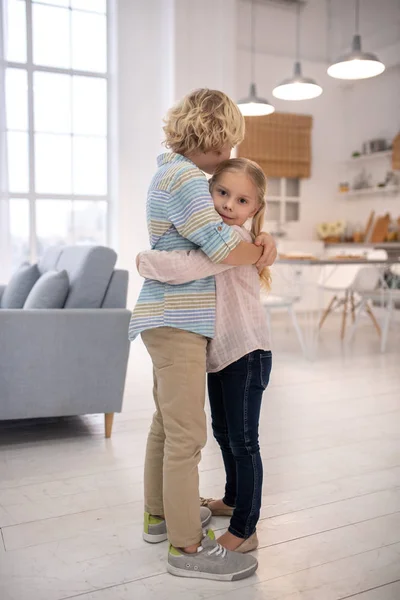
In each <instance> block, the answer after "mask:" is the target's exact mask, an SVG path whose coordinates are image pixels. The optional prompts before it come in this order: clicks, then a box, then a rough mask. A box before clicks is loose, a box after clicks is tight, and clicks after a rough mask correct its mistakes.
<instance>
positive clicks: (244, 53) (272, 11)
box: [237, 0, 400, 239]
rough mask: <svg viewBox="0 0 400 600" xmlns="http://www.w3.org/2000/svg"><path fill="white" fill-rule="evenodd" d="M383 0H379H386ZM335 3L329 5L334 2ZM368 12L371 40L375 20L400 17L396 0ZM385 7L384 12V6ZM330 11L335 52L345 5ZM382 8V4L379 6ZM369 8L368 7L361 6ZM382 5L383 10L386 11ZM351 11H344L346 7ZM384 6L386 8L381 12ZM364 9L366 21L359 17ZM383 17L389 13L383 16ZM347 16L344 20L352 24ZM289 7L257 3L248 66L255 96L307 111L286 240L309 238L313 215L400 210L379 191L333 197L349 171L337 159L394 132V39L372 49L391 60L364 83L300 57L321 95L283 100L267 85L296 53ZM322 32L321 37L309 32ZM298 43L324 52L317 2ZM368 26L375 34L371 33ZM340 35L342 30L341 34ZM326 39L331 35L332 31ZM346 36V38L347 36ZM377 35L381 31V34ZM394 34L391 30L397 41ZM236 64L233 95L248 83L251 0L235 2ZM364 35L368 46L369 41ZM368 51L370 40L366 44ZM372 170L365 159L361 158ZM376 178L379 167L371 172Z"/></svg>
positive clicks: (397, 123)
mask: <svg viewBox="0 0 400 600" xmlns="http://www.w3.org/2000/svg"><path fill="white" fill-rule="evenodd" d="M385 1H386V0H385ZM335 6H336V5H335ZM364 8H367V9H368V10H367V11H366V14H365V15H364V17H363V28H364V29H366V30H367V31H368V33H369V34H370V35H371V36H372V34H374V36H372V37H371V39H378V38H379V36H378V33H379V31H378V30H379V23H384V22H385V21H384V19H389V12H390V11H392V12H390V14H391V15H392V21H393V22H395V20H396V19H397V20H398V18H399V15H400V5H397V6H395V5H394V3H392V2H391V0H387V7H386V8H387V11H386V13H385V14H383V15H382V16H381V19H379V18H377V16H376V14H375V13H374V11H375V8H374V7H373V6H372V5H371V6H367V7H364ZM389 9H390V11H389ZM335 10H336V13H335V15H334V17H335V20H334V30H333V32H331V34H332V33H333V34H335V35H334V36H333V37H334V38H335V51H337V48H338V46H339V43H340V41H342V42H343V41H344V39H346V36H345V35H344V33H346V35H347V36H348V37H349V36H350V32H347V29H348V21H347V20H346V18H345V17H346V14H347V13H346V10H349V7H348V6H347V4H345V3H343V2H342V3H341V4H340V5H339V4H337V6H336V8H335ZM382 10H383V9H382ZM368 11H369V12H368ZM388 11H389V12H388ZM350 12H351V11H350ZM383 12H385V11H383ZM368 15H369V16H370V17H371V23H368V22H367V21H366V18H367V17H368ZM389 20H390V19H389ZM352 22H353V21H351V23H352ZM340 23H345V24H346V28H347V29H346V28H345V29H346V31H344V33H343V32H340ZM294 24H295V11H294V10H293V9H289V8H282V7H281V6H274V5H272V4H271V5H268V4H264V5H259V4H256V32H255V44H256V49H257V52H256V59H255V72H256V77H255V79H256V83H257V89H258V95H259V96H262V97H265V98H267V99H268V100H269V101H270V102H272V103H273V104H274V106H275V108H276V110H277V111H280V112H294V113H299V114H309V115H312V116H313V119H314V127H313V132H312V175H311V178H310V179H304V180H302V185H301V211H300V221H299V222H298V223H290V224H288V225H286V226H285V227H284V229H285V230H286V231H287V238H288V239H310V238H313V237H315V236H316V234H315V225H316V224H317V223H318V222H320V221H325V220H335V219H339V218H342V219H345V220H347V221H349V222H351V223H353V224H354V225H355V224H357V223H360V222H361V223H366V221H367V219H368V215H369V212H370V210H371V208H375V210H376V211H377V212H380V213H384V212H385V211H389V212H391V213H392V214H393V215H395V216H396V217H397V216H398V215H400V205H399V202H400V199H399V198H398V197H397V198H393V197H390V196H385V197H382V198H376V197H373V198H367V199H362V198H357V199H356V198H354V199H346V200H344V199H340V198H338V193H337V192H338V184H339V182H340V181H343V180H346V179H347V178H348V177H349V174H348V173H346V171H345V172H343V164H342V163H343V161H344V160H345V159H347V158H349V157H350V156H351V153H352V151H354V150H357V149H360V148H361V146H362V142H363V141H365V140H368V139H372V138H378V137H381V136H383V137H387V138H393V137H394V135H395V134H396V133H397V132H398V131H399V130H400V67H399V66H398V65H399V62H400V45H399V43H398V42H397V43H393V40H394V38H393V35H392V34H393V32H392V30H390V32H389V30H388V29H387V31H388V32H389V33H390V35H389V33H388V37H387V43H389V42H390V44H391V45H390V46H388V47H387V48H383V49H379V51H378V49H377V48H376V47H375V46H374V47H372V48H371V49H372V50H374V51H377V53H378V54H379V56H381V57H382V59H383V60H384V61H385V63H386V64H387V65H389V66H390V65H393V64H397V66H391V67H390V68H389V69H388V70H387V72H385V73H384V74H383V75H381V76H379V77H376V78H374V79H370V80H367V81H357V82H354V83H351V84H348V83H347V84H344V83H343V82H341V81H338V80H335V79H332V78H331V77H329V76H328V75H327V73H326V69H327V66H328V59H327V58H326V59H325V60H323V59H322V58H321V59H319V60H302V67H303V74H304V75H305V76H308V77H313V78H314V79H315V80H316V81H317V82H318V83H319V84H320V85H321V86H322V87H323V90H324V91H323V94H322V95H321V96H320V97H319V98H316V99H314V100H309V101H302V102H285V101H282V100H277V99H276V98H274V97H273V96H272V90H273V88H274V87H275V86H276V85H277V84H279V83H280V82H281V81H282V80H283V79H285V78H287V77H289V76H290V75H291V73H292V70H293V58H291V57H292V56H293V54H294V52H295V43H294V33H295V27H294ZM318 28H319V29H320V30H321V31H322V35H321V37H319V36H318V35H317V34H316V32H317V31H318ZM302 31H303V35H302V40H303V44H302V47H303V48H304V54H306V55H308V56H319V57H323V56H324V54H325V56H327V54H328V48H327V45H328V39H327V37H326V32H327V29H326V14H325V7H322V3H318V2H317V1H315V0H310V2H308V3H307V5H306V6H305V9H304V10H303V11H302ZM374 32H375V33H374ZM342 33H343V35H342ZM331 37H332V35H331ZM349 39H350V37H349ZM379 39H380V40H381V41H382V40H383V39H384V37H382V36H380V38H379ZM398 39H399V34H398V31H397V40H398ZM237 40H238V42H237V43H238V63H237V81H238V91H239V96H244V95H247V93H248V86H249V82H250V56H251V54H250V3H249V2H247V1H246V2H245V1H244V0H239V16H238V32H237ZM364 41H365V48H366V49H367V46H368V41H367V40H364ZM368 49H369V46H368ZM368 167H369V168H371V169H372V165H370V164H368ZM374 177H375V178H377V179H378V180H380V179H382V178H384V173H383V174H382V175H381V174H380V173H374Z"/></svg>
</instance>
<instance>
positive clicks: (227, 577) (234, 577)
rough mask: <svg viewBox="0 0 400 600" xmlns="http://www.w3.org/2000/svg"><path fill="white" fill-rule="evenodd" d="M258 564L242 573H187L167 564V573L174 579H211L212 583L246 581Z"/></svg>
mask: <svg viewBox="0 0 400 600" xmlns="http://www.w3.org/2000/svg"><path fill="white" fill-rule="evenodd" d="M257 568H258V562H257V563H256V564H255V565H253V566H251V567H249V568H248V569H244V570H243V571H238V572H237V573H224V574H221V573H205V572H203V571H188V570H186V569H180V568H179V567H174V566H173V565H171V564H170V563H167V571H168V573H171V575H175V576H176V577H190V578H194V579H212V580H213V581H238V580H240V579H246V578H247V577H250V576H251V575H253V573H255V572H256V571H257Z"/></svg>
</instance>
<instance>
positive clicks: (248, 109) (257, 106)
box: [238, 0, 275, 117]
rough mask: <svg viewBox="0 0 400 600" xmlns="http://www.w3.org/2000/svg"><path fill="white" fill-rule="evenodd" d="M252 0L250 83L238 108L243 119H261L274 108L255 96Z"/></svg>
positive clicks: (252, 3) (252, 11) (266, 101)
mask: <svg viewBox="0 0 400 600" xmlns="http://www.w3.org/2000/svg"><path fill="white" fill-rule="evenodd" d="M254 30H255V27H254V0H252V2H251V83H250V93H249V95H248V96H247V98H243V99H242V100H239V102H238V106H239V108H240V111H241V113H242V115H243V116H244V117H261V116H264V115H270V114H271V113H273V112H274V111H275V108H274V107H273V106H272V104H270V103H269V102H268V100H265V98H259V97H258V96H257V89H256V84H255V68H254V62H255V39H254Z"/></svg>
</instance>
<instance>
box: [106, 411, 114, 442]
mask: <svg viewBox="0 0 400 600" xmlns="http://www.w3.org/2000/svg"><path fill="white" fill-rule="evenodd" d="M113 421H114V413H105V415H104V427H105V434H106V438H110V437H111V431H112V426H113Z"/></svg>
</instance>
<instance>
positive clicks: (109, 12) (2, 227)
mask: <svg viewBox="0 0 400 600" xmlns="http://www.w3.org/2000/svg"><path fill="white" fill-rule="evenodd" d="M114 2H115V0H107V3H106V13H105V18H106V43H107V64H106V71H105V72H102V73H99V72H95V71H86V70H79V69H73V68H60V67H48V66H44V65H36V64H34V62H33V19H32V13H33V10H32V8H33V5H34V4H38V3H40V0H39V2H33V0H24V3H25V7H26V39H27V54H26V62H25V63H21V62H15V61H9V60H6V58H5V57H3V53H4V48H1V51H0V52H1V54H0V62H1V63H2V65H1V70H2V73H0V75H1V79H2V81H3V82H5V78H6V72H7V69H20V70H22V71H24V72H26V74H27V102H28V107H27V108H28V128H27V131H26V132H27V135H28V161H29V162H28V165H29V172H28V175H29V186H28V191H27V192H11V191H10V190H9V186H8V175H7V172H8V168H7V167H8V165H7V155H6V154H7V146H6V136H7V131H8V129H7V120H6V107H5V92H3V94H1V95H0V103H1V104H2V105H3V104H4V106H0V120H4V122H0V126H1V137H2V140H1V147H0V161H1V165H0V169H2V171H3V174H4V175H5V177H3V181H5V184H6V185H5V189H1V190H0V192H1V195H0V234H1V235H0V237H1V238H2V240H3V242H2V243H0V252H1V256H2V260H1V263H2V267H3V272H2V273H1V272H0V275H1V276H6V275H7V276H9V274H10V271H11V269H10V265H11V255H12V244H11V231H10V203H11V202H12V201H13V200H14V199H24V200H28V205H29V258H28V259H29V262H31V263H34V262H36V261H37V260H38V232H37V223H36V202H37V201H38V200H54V201H55V202H57V201H72V202H73V203H75V202H79V201H101V202H106V207H107V214H106V230H105V243H106V244H107V245H110V243H111V241H112V237H113V236H112V233H113V231H114V227H113V223H112V219H113V213H114V211H113V208H112V206H113V199H114V197H115V193H114V190H115V179H114V173H115V168H114V167H115V159H114V160H112V159H111V157H112V156H114V155H115V152H116V142H115V137H116V136H115V133H114V132H115V131H116V129H115V122H116V120H115V116H114V110H115V106H116V102H115V91H114V89H113V87H114V85H113V80H114V73H115V68H114V62H115V48H116V44H115V32H114V26H115V7H114ZM45 5H46V6H57V5H56V4H54V5H53V4H50V3H45ZM57 8H60V7H59V6H57ZM3 10H4V9H3V7H0V36H1V33H2V32H3V33H4V13H3ZM64 10H65V9H64ZM67 10H70V11H72V10H82V9H72V8H71V5H70V7H69V8H67ZM82 12H90V13H91V14H96V13H93V12H92V11H82ZM0 41H1V40H0ZM2 59H3V60H2ZM36 72H43V73H51V74H62V75H68V76H71V77H72V76H83V77H89V78H99V79H103V80H105V81H106V88H107V91H106V101H107V128H106V133H105V140H106V145H107V154H106V170H107V187H106V193H105V194H94V195H93V194H75V193H72V191H71V193H68V194H55V193H38V192H36V191H35V188H36V185H35V161H36V156H35V123H34V119H35V115H34V89H33V78H34V73H36ZM3 89H4V86H3ZM1 115H3V118H2V116H1ZM11 131H14V130H11ZM94 137H95V136H94ZM72 206H73V204H72ZM71 230H72V232H74V211H73V210H72V214H71ZM73 235H74V234H73ZM72 243H74V240H72ZM3 259H4V260H3ZM4 265H5V268H4ZM4 271H5V273H4Z"/></svg>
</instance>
